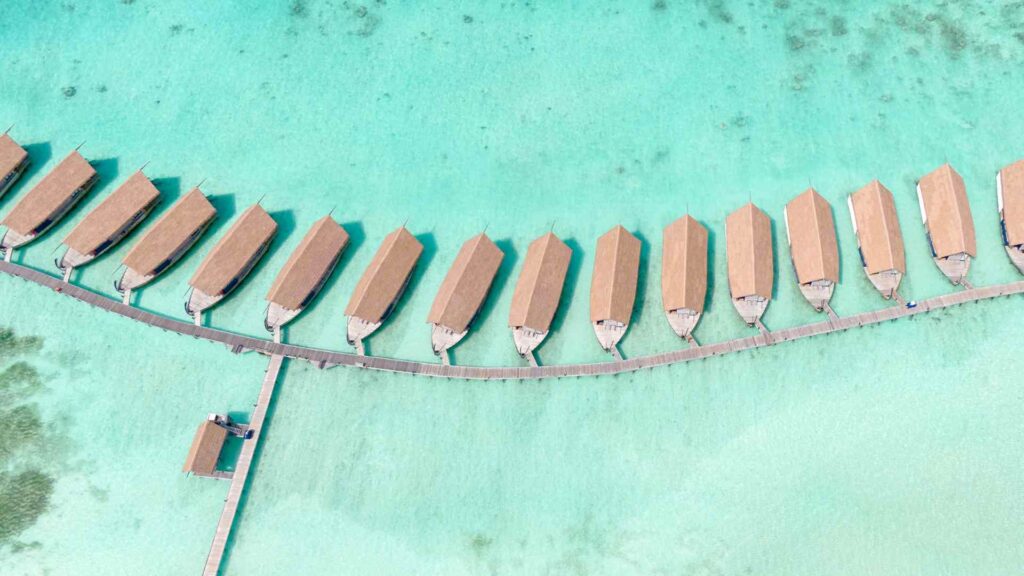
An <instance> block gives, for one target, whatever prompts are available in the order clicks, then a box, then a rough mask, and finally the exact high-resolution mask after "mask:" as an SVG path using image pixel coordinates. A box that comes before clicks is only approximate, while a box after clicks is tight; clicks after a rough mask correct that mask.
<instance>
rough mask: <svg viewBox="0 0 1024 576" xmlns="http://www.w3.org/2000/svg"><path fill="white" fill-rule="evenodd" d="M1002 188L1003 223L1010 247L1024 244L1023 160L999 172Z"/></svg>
mask: <svg viewBox="0 0 1024 576" xmlns="http://www.w3.org/2000/svg"><path fill="white" fill-rule="evenodd" d="M999 179H1000V181H1001V182H1002V188H1003V223H1004V225H1005V226H1006V240H1007V242H1008V243H1009V244H1010V246H1018V245H1020V244H1024V160H1018V161H1016V162H1014V163H1013V164H1010V165H1009V166H1007V167H1006V168H1003V169H1002V170H1000V171H999Z"/></svg>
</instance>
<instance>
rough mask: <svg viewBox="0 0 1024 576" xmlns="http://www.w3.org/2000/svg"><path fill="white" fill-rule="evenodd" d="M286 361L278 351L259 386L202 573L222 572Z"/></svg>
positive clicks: (204, 574)
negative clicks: (244, 491)
mask: <svg viewBox="0 0 1024 576" xmlns="http://www.w3.org/2000/svg"><path fill="white" fill-rule="evenodd" d="M283 361H284V356H281V355H279V354H275V355H273V356H271V357H270V364H269V365H268V366H267V372H266V374H265V375H264V376H263V387H262V388H260V396H259V398H258V399H257V400H256V406H255V407H254V408H253V410H252V418H251V419H250V421H249V428H248V430H251V431H252V438H249V439H247V440H244V441H243V442H242V451H241V452H240V453H239V455H238V462H237V463H236V464H235V473H234V475H233V476H232V477H231V486H230V487H229V488H228V496H227V498H226V499H225V500H224V509H223V510H222V511H221V513H220V522H218V523H217V531H216V532H215V533H214V535H213V544H211V545H210V554H209V555H208V556H207V557H206V568H204V569H203V576H217V573H218V572H220V565H221V562H222V561H223V560H224V550H225V548H226V547H227V544H228V537H229V536H230V535H231V526H232V525H233V524H234V523H235V515H236V514H237V513H238V503H239V502H240V501H241V499H242V491H243V490H245V481H246V479H247V478H248V477H249V470H250V469H251V467H252V457H253V455H254V454H255V453H256V445H257V444H258V443H259V441H260V429H261V428H262V427H263V420H264V419H265V418H266V416H267V407H268V406H270V399H271V397H272V396H273V395H274V386H275V385H276V384H277V375H278V373H279V372H280V371H281V363H282V362H283Z"/></svg>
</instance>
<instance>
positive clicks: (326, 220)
mask: <svg viewBox="0 0 1024 576" xmlns="http://www.w3.org/2000/svg"><path fill="white" fill-rule="evenodd" d="M328 223H334V224H338V226H341V224H339V223H338V221H337V220H335V219H334V216H331V215H330V214H326V215H324V216H323V217H321V218H320V219H319V220H317V221H316V222H314V223H313V225H314V226H323V225H324V224H328Z"/></svg>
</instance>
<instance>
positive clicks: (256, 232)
mask: <svg viewBox="0 0 1024 576" xmlns="http://www.w3.org/2000/svg"><path fill="white" fill-rule="evenodd" d="M276 233H277V222H274V219H273V218H271V217H270V214H267V211H266V210H264V209H263V207H262V206H260V205H259V204H257V205H254V206H251V207H249V209H248V210H246V211H245V212H242V215H241V216H239V217H238V219H237V220H235V223H234V224H232V225H231V228H230V229H228V231H227V233H226V234H224V236H223V237H222V238H221V239H220V241H219V242H217V245H216V246H214V247H213V250H210V253H209V254H207V255H206V258H204V259H203V262H202V264H200V265H199V268H198V269H196V272H195V274H193V275H192V279H191V280H189V282H188V283H189V285H190V286H192V287H193V288H195V289H196V290H199V291H201V292H203V293H205V294H210V295H217V294H221V293H223V292H224V290H225V288H227V287H228V285H229V284H230V283H231V281H232V280H234V279H235V278H236V277H237V276H238V275H239V274H240V273H241V272H242V271H243V270H245V267H246V265H247V264H249V262H250V261H251V260H252V259H253V258H254V257H255V256H256V255H257V254H258V253H259V251H260V248H262V246H263V245H264V244H265V243H266V242H269V241H270V239H271V238H273V237H274V234H276Z"/></svg>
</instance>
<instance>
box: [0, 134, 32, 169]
mask: <svg viewBox="0 0 1024 576" xmlns="http://www.w3.org/2000/svg"><path fill="white" fill-rule="evenodd" d="M26 158H28V152H26V151H25V149H24V148H22V147H21V146H19V145H18V143H17V142H15V141H14V138H11V137H10V136H8V135H7V134H2V135H0V178H3V177H4V176H7V175H8V174H10V173H11V172H12V171H13V170H14V169H15V168H17V167H18V166H20V165H21V163H22V162H24V161H25V159H26Z"/></svg>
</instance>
